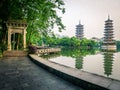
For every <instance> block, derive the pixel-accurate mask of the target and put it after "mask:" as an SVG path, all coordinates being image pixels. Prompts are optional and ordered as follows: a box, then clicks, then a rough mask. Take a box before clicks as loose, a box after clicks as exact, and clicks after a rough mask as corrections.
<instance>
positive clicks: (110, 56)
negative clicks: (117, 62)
mask: <svg viewBox="0 0 120 90" xmlns="http://www.w3.org/2000/svg"><path fill="white" fill-rule="evenodd" d="M103 55H104V74H105V75H107V76H108V77H109V76H110V75H112V66H113V61H114V52H110V51H106V52H104V53H103Z"/></svg>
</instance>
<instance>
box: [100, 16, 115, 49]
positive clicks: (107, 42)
mask: <svg viewBox="0 0 120 90" xmlns="http://www.w3.org/2000/svg"><path fill="white" fill-rule="evenodd" d="M113 32H114V31H113V20H110V17H109V16H108V20H106V21H105V29H104V38H103V44H102V48H103V49H106V50H115V49H116V44H115V40H114V39H113V38H114V37H113V35H114V34H113Z"/></svg>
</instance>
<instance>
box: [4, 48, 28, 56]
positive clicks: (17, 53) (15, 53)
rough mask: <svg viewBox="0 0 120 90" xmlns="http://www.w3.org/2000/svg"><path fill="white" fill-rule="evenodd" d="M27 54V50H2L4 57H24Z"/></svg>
mask: <svg viewBox="0 0 120 90" xmlns="http://www.w3.org/2000/svg"><path fill="white" fill-rule="evenodd" d="M27 54H28V52H27V51H19V50H14V51H4V52H3V56H4V57H24V56H27Z"/></svg>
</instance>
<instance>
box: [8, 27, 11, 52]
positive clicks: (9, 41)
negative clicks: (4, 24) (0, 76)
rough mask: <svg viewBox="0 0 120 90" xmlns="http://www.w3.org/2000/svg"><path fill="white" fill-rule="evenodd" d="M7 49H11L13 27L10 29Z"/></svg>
mask: <svg viewBox="0 0 120 90" xmlns="http://www.w3.org/2000/svg"><path fill="white" fill-rule="evenodd" d="M7 50H8V51H10V50H11V29H8V46H7Z"/></svg>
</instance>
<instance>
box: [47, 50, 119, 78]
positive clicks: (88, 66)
mask: <svg viewBox="0 0 120 90" xmlns="http://www.w3.org/2000/svg"><path fill="white" fill-rule="evenodd" d="M46 58H47V59H48V60H50V61H52V62H56V63H59V64H62V65H65V66H68V67H72V68H77V69H80V70H83V71H87V72H90V73H94V74H98V75H102V76H105V77H109V78H113V79H117V80H120V52H101V51H95V50H92V51H91V50H88V51H87V50H80V49H63V50H62V52H61V53H59V54H54V55H50V56H47V57H46Z"/></svg>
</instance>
